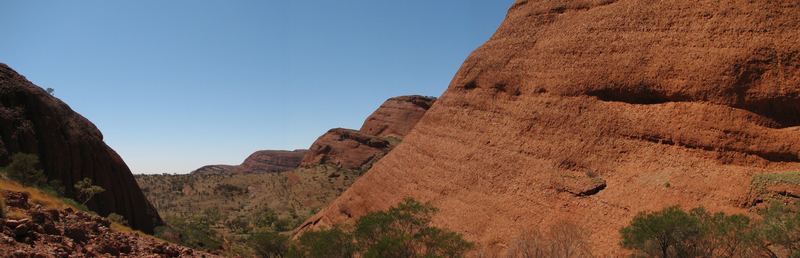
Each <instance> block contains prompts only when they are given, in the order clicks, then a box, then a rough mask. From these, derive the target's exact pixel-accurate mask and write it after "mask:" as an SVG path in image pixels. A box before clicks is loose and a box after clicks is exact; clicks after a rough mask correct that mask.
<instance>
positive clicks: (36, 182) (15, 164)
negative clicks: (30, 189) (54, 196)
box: [5, 153, 47, 186]
mask: <svg viewBox="0 0 800 258" xmlns="http://www.w3.org/2000/svg"><path fill="white" fill-rule="evenodd" d="M38 167H39V157H37V156H36V155H33V154H27V153H17V154H14V156H11V163H10V164H8V167H6V169H5V170H6V174H7V175H8V177H9V178H10V179H12V180H14V181H17V182H19V183H20V184H22V185H25V186H40V185H44V184H46V183H47V177H45V175H44V171H42V170H41V169H39V168H38Z"/></svg>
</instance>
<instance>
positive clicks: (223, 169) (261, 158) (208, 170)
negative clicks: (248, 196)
mask: <svg viewBox="0 0 800 258" xmlns="http://www.w3.org/2000/svg"><path fill="white" fill-rule="evenodd" d="M305 154H306V150H294V151H283V150H262V151H256V152H254V153H253V154H250V156H249V157H247V159H245V160H244V162H242V164H241V165H238V166H230V165H209V166H204V167H201V168H199V169H197V170H195V171H192V174H225V173H270V172H283V171H288V170H292V169H295V168H297V167H298V166H300V162H301V161H302V160H303V156H304V155H305Z"/></svg>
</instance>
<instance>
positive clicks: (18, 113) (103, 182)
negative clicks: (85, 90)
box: [0, 64, 162, 232]
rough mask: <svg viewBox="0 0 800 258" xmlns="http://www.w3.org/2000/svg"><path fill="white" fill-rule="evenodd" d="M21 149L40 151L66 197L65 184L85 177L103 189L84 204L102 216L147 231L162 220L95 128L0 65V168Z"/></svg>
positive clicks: (47, 170)
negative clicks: (114, 215) (111, 216)
mask: <svg viewBox="0 0 800 258" xmlns="http://www.w3.org/2000/svg"><path fill="white" fill-rule="evenodd" d="M20 152H23V153H32V154H36V155H38V156H39V158H40V159H41V164H42V166H43V169H44V171H45V174H46V175H47V178H48V179H50V180H59V181H61V182H62V184H63V185H64V186H68V187H67V188H66V194H67V195H68V196H71V197H75V195H76V193H75V190H74V189H73V188H72V187H69V186H72V185H74V184H75V182H77V181H79V180H81V179H83V178H91V179H92V181H93V182H95V184H96V185H99V186H101V187H103V188H105V189H106V190H107V191H105V192H103V193H101V194H100V195H98V196H96V197H95V198H94V199H93V200H92V201H91V202H89V203H88V205H89V207H90V208H91V209H92V210H94V211H96V212H98V213H100V214H102V215H106V214H109V213H111V212H113V213H117V214H120V215H123V216H124V217H125V218H126V219H127V220H128V221H129V222H130V223H131V226H133V227H134V228H136V229H139V230H143V231H145V232H152V230H153V228H154V227H155V226H157V225H160V224H161V223H162V222H161V218H159V216H158V213H156V211H155V209H153V207H152V206H151V205H150V203H149V202H148V201H147V199H146V198H145V197H144V195H143V194H142V192H141V190H139V186H138V185H137V184H136V181H135V180H134V178H133V175H132V174H131V171H130V169H128V166H127V165H125V162H124V161H123V160H122V158H120V156H119V155H117V153H116V152H114V150H112V149H111V148H109V147H108V145H106V144H105V143H104V142H103V135H102V134H101V133H100V131H99V130H97V127H95V126H94V125H93V124H92V123H91V122H89V120H87V119H86V118H84V117H83V116H81V115H79V114H78V113H75V112H74V111H72V109H70V108H69V106H67V105H66V104H64V103H63V102H61V101H60V100H58V99H57V98H55V97H53V96H51V95H50V94H47V93H46V92H45V91H44V90H43V89H42V88H39V87H38V86H36V85H33V84H32V83H31V82H30V81H28V80H26V79H25V77H23V76H21V75H19V74H17V73H16V72H15V71H14V70H12V69H11V68H9V67H8V66H6V65H5V64H0V166H5V165H7V164H8V162H9V161H10V157H11V155H13V154H15V153H20Z"/></svg>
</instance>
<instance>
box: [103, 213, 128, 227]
mask: <svg viewBox="0 0 800 258" xmlns="http://www.w3.org/2000/svg"><path fill="white" fill-rule="evenodd" d="M106 218H107V219H108V220H109V221H111V222H114V223H117V224H120V225H125V226H127V225H128V220H126V219H125V217H123V216H122V215H119V214H116V213H113V212H112V213H110V214H108V216H106Z"/></svg>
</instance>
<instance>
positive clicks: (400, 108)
mask: <svg viewBox="0 0 800 258" xmlns="http://www.w3.org/2000/svg"><path fill="white" fill-rule="evenodd" d="M435 100H436V99H435V98H433V97H423V96H400V97H394V98H390V99H388V100H386V101H385V102H384V103H383V104H382V105H381V106H380V107H379V108H378V109H377V110H375V112H373V113H372V115H370V116H369V117H368V118H367V120H366V121H364V125H363V126H361V130H360V131H356V130H351V129H343V128H336V129H331V130H330V131H328V132H327V133H326V134H324V135H322V136H320V137H319V138H318V139H317V140H316V141H315V142H314V144H312V145H311V148H310V150H309V151H308V153H306V155H305V157H304V158H303V162H302V164H301V166H313V165H319V164H327V165H333V166H337V167H342V168H347V169H364V170H366V169H369V168H370V167H371V166H372V164H373V163H374V162H376V161H378V160H379V159H381V158H383V156H385V155H386V154H387V153H389V151H390V150H391V149H392V148H393V147H394V145H396V144H397V143H399V141H400V140H401V139H402V138H403V137H404V136H406V134H408V132H410V131H411V129H412V128H414V125H416V124H417V122H418V121H419V120H420V119H421V118H422V116H423V115H425V112H427V111H428V109H430V107H431V105H433V102H434V101H435Z"/></svg>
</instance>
